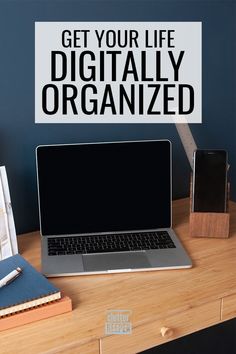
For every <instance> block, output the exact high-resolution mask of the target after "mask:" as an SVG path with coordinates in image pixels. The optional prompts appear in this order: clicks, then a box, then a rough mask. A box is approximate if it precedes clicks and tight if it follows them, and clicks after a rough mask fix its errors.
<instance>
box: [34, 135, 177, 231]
mask: <svg viewBox="0 0 236 354" xmlns="http://www.w3.org/2000/svg"><path fill="white" fill-rule="evenodd" d="M36 154H37V168H38V190H39V205H40V224H41V233H42V235H44V236H46V235H68V234H81V233H83V234H84V233H99V232H112V231H114V232H116V231H135V230H148V229H157V228H168V227H170V225H171V144H170V142H169V141H166V140H163V141H162V140H160V141H138V142H115V143H95V144H75V145H51V146H39V147H38V148H37V150H36Z"/></svg>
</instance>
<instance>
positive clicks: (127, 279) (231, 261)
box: [0, 199, 236, 354]
mask: <svg viewBox="0 0 236 354" xmlns="http://www.w3.org/2000/svg"><path fill="white" fill-rule="evenodd" d="M230 208H231V237H230V238H229V239H197V238H192V239H191V238H190V237H189V235H188V210H189V200H188V199H182V200H179V201H176V202H174V228H175V230H176V233H177V234H178V235H179V237H180V239H181V240H182V242H183V244H184V246H185V247H186V249H187V251H188V252H189V254H190V255H191V257H192V260H193V263H194V267H193V268H192V269H182V270H169V271H154V272H143V273H126V274H111V275H93V276H91V275H90V276H77V277H64V278H51V281H52V282H53V283H54V284H55V285H56V286H58V287H59V288H60V289H61V290H62V291H64V292H65V293H66V294H68V295H69V296H70V297H71V298H72V301H73V308H74V310H73V312H72V313H69V314H64V315H60V316H57V317H54V318H51V319H47V320H42V321H39V322H37V323H33V324H29V325H25V326H22V327H19V328H16V329H11V330H8V331H5V332H1V333H0V353H4V354H7V353H10V354H12V353H17V354H20V353H24V354H25V353H29V354H34V353H47V354H53V353H63V354H72V353H73V354H76V353H99V352H100V353H113V354H114V353H122V354H125V353H129V354H130V353H136V352H138V351H142V350H144V349H147V348H150V347H153V346H156V345H159V344H162V343H165V342H167V341H169V340H173V339H176V338H178V337H181V336H184V335H186V334H189V333H192V332H194V331H198V330H200V329H203V328H206V327H208V326H212V325H214V324H217V323H220V322H221V321H225V320H227V319H230V318H233V317H236V204H233V203H231V205H230ZM19 248H20V253H21V254H22V255H23V256H24V257H25V258H26V259H27V260H29V261H30V262H31V263H32V264H33V265H34V266H36V268H37V269H40V258H39V255H40V238H39V234H38V232H34V233H30V234H27V235H24V236H21V237H19ZM109 309H125V310H131V311H132V316H131V322H132V326H133V331H132V334H130V335H129V334H127V335H111V336H106V335H105V333H104V327H105V322H106V315H107V313H106V311H107V310H109ZM163 326H166V327H169V328H171V329H172V330H173V334H172V335H171V336H170V338H166V337H162V336H161V334H160V330H161V328H162V327H163Z"/></svg>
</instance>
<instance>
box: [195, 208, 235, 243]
mask: <svg viewBox="0 0 236 354" xmlns="http://www.w3.org/2000/svg"><path fill="white" fill-rule="evenodd" d="M189 232H190V236H192V237H212V238H227V237H229V213H198V212H196V213H193V212H190V219H189Z"/></svg>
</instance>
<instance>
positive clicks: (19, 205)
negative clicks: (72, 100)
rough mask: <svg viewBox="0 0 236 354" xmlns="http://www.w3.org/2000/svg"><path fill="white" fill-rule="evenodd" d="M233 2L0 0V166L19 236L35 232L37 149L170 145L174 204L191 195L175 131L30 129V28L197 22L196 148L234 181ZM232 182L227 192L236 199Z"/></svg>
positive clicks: (113, 127) (96, 127) (108, 127)
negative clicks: (209, 152) (214, 152)
mask: <svg viewBox="0 0 236 354" xmlns="http://www.w3.org/2000/svg"><path fill="white" fill-rule="evenodd" d="M235 15H236V12H235V1H226V0H225V1H174V0H172V1H170V0H166V1H157V0H156V1H148V0H137V1H135V0H133V1H132V0H130V1H122V0H120V1H118V0H117V1H115V0H113V1H111V0H110V1H102V0H97V1H89V0H87V1H86V0H84V1H70V0H61V1H53V0H47V1H46V0H41V1H33V0H32V1H30V0H29V1H11V0H8V1H4V0H0V164H1V165H6V167H7V172H8V177H9V183H10V190H11V197H12V202H13V208H14V215H15V222H16V227H17V232H18V233H21V232H26V231H30V230H34V229H37V228H38V208H37V190H36V173H35V158H34V149H35V147H36V146H37V145H38V144H45V143H47V144H51V143H69V142H86V141H106V140H127V139H128V140H132V139H156V138H168V139H170V140H171V141H172V142H173V150H174V189H173V190H174V198H179V197H183V196H187V195H188V194H189V175H190V167H189V164H188V161H187V158H186V156H185V153H184V150H183V147H182V145H181V142H180V140H179V137H178V135H177V132H176V129H175V126H174V125H171V124H166V125H161V124H157V125H143V124H142V125H79V124H77V125H72V124H71V125H35V123H34V22H35V21H103V20H104V21H202V23H203V124H201V125H192V127H191V129H192V131H193V134H194V136H195V139H196V142H197V143H198V146H199V147H201V148H224V149H227V150H228V152H229V157H230V162H231V178H232V179H234V180H235V179H236V157H235V149H236V142H235V141H236V123H235V79H236V76H235V69H234V66H235V63H236V56H235V34H236V31H235V24H234V23H235ZM235 189H236V187H235V183H234V184H233V186H232V193H233V198H234V199H236V191H235Z"/></svg>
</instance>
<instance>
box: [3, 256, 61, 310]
mask: <svg viewBox="0 0 236 354" xmlns="http://www.w3.org/2000/svg"><path fill="white" fill-rule="evenodd" d="M17 267H20V268H21V269H22V273H21V274H20V275H19V276H18V277H17V278H16V279H15V280H14V281H12V282H11V283H9V284H8V285H6V286H3V287H2V288H0V310H1V309H4V308H8V307H11V306H14V305H18V304H22V303H25V302H28V301H31V300H36V299H39V298H42V297H45V296H48V295H51V294H55V293H58V292H59V289H57V288H56V287H55V286H54V285H52V284H51V283H50V282H49V281H48V280H47V279H46V278H45V277H44V276H43V275H42V274H40V273H39V272H38V271H37V270H36V269H35V268H34V267H32V266H31V265H30V264H29V263H28V262H27V261H26V260H25V259H24V258H23V257H22V256H20V255H19V254H16V255H15V256H12V257H9V258H6V259H4V260H2V261H1V262H0V279H2V278H4V277H5V276H6V275H7V274H9V273H10V272H12V271H13V270H15V269H16V268H17Z"/></svg>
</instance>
